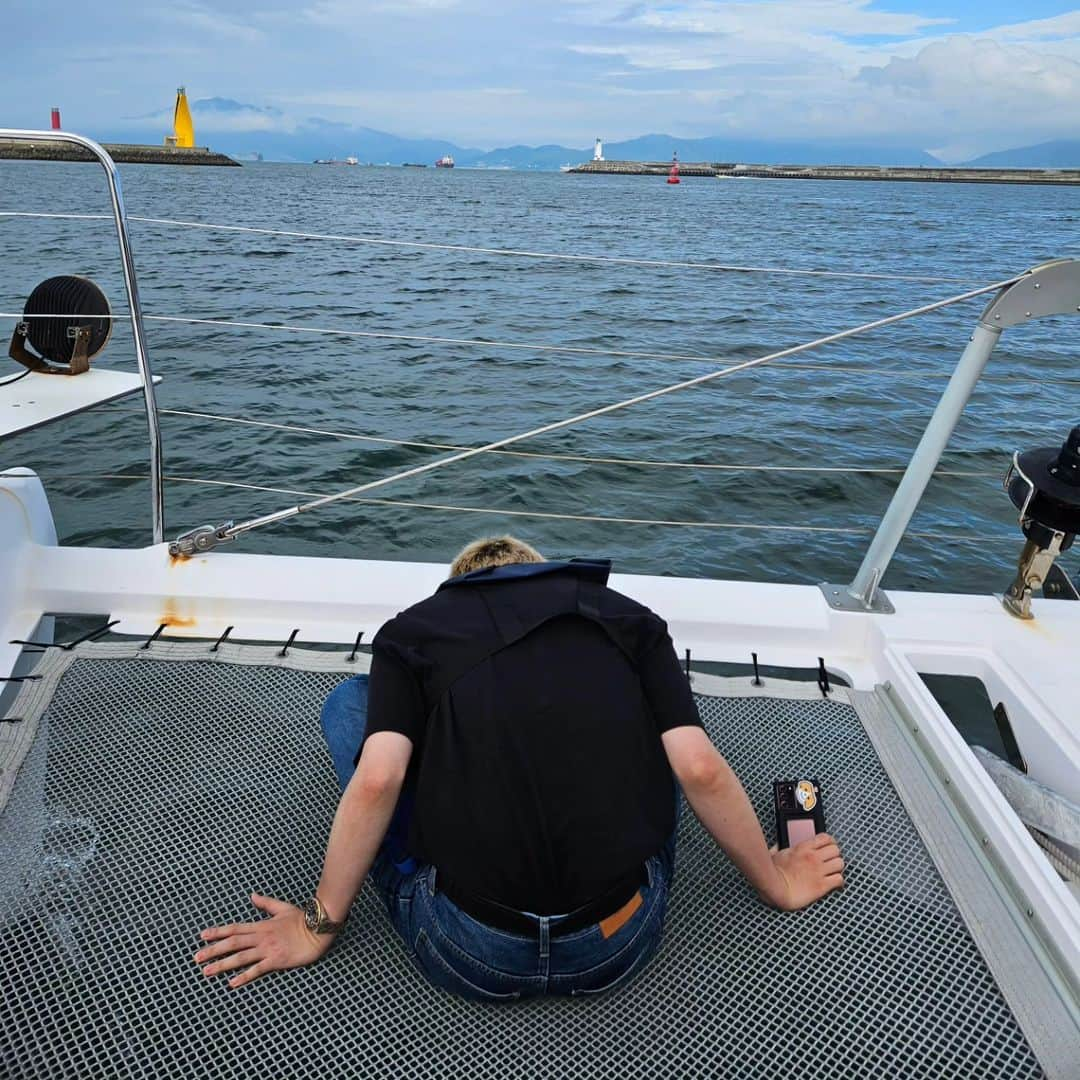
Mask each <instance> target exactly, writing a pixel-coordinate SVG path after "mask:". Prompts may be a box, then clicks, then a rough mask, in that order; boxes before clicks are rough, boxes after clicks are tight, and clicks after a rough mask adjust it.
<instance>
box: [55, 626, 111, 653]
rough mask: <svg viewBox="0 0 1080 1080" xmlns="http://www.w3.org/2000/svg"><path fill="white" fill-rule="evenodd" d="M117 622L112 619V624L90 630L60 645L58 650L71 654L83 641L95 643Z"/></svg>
mask: <svg viewBox="0 0 1080 1080" xmlns="http://www.w3.org/2000/svg"><path fill="white" fill-rule="evenodd" d="M119 621H120V620H119V619H113V620H112V622H107V623H104V624H103V625H101V626H99V627H97V629H95V630H90V631H89V632H88V633H85V634H83V636H82V637H77V638H76V639H75V640H74V641H68V642H66V643H65V644H63V645H61V646H60V648H61V649H63V650H65V651H66V652H71V650H72V649H74V648H75V646H76V645H82V644H83V642H84V641H95V640H96V639H97V638H99V637H101V636H102V634H107V633H108V632H109V631H110V630H111V629H112V628H113V627H114V626H115V625H116V624H117V623H118V622H119Z"/></svg>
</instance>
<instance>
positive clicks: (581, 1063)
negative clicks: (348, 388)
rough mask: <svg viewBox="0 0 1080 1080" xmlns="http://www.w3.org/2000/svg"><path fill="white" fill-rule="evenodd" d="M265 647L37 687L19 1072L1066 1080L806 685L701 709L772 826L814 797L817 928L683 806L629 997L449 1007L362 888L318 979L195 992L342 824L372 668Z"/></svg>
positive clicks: (85, 667) (29, 759)
mask: <svg viewBox="0 0 1080 1080" xmlns="http://www.w3.org/2000/svg"><path fill="white" fill-rule="evenodd" d="M278 651H279V647H278V646H275V647H270V648H252V647H243V646H232V645H229V644H225V645H223V646H222V647H221V648H220V650H219V651H218V652H217V653H211V652H210V644H209V643H204V644H185V645H178V644H173V643H169V642H166V641H163V640H161V639H159V640H158V641H156V642H155V643H154V644H153V645H152V646H151V647H150V648H149V649H145V650H144V649H141V648H139V643H126V644H119V643H118V644H104V645H89V646H80V647H79V648H78V649H76V650H75V651H73V652H65V651H63V650H61V649H52V650H50V651H49V652H48V654H47V656H46V659H45V660H44V661H43V664H42V668H41V671H42V673H43V674H44V678H43V679H41V680H40V681H37V682H32V683H26V684H24V688H23V690H22V692H21V694H20V696H19V700H18V701H17V702H16V704H15V707H14V710H13V714H14V713H19V714H20V715H21V716H22V719H21V720H20V721H19V723H18V724H13V725H7V735H6V738H7V744H8V753H9V754H10V753H11V751H12V748H13V745H14V742H13V740H14V741H18V742H21V743H22V749H24V750H26V751H27V753H26V756H25V759H24V760H23V762H22V766H21V769H20V771H19V775H18V781H17V783H16V785H15V788H14V792H13V794H12V797H11V799H10V801H9V802H8V804H7V807H6V809H5V810H4V811H3V813H2V816H0V838H2V841H3V844H4V847H5V850H6V851H8V852H9V855H8V856H7V858H6V859H5V861H4V865H3V867H2V868H0V963H2V968H3V970H4V972H5V988H4V993H3V995H2V996H0V1033H2V1038H0V1047H2V1050H0V1065H2V1070H3V1072H4V1074H5V1075H7V1076H11V1077H13V1078H14V1077H20V1078H28V1077H41V1076H48V1077H54V1076H55V1077H61V1076H64V1077H66V1076H70V1077H84V1076H102V1075H122V1076H130V1077H143V1076H162V1075H170V1076H181V1075H182V1076H204V1077H217V1078H225V1077H246V1076H268V1075H289V1076H297V1077H300V1076H310V1077H320V1078H321V1077H331V1076H342V1077H345V1076H348V1077H361V1076H386V1075H395V1076H412V1077H429V1076H431V1077H434V1076H471V1077H473V1076H475V1077H486V1076H490V1077H504V1076H522V1077H538V1076H551V1077H555V1076H566V1075H588V1076H623V1075H641V1076H669V1077H683V1076H691V1075H712V1076H730V1077H738V1078H740V1080H741V1078H747V1077H755V1076H756V1077H772V1076H777V1075H801V1074H808V1075H813V1076H818V1077H822V1078H828V1077H852V1076H879V1075H893V1076H905V1077H926V1078H929V1077H939V1076H964V1077H975V1076H985V1077H1000V1076H1009V1077H1030V1076H1040V1075H1043V1074H1044V1072H1045V1073H1046V1074H1048V1075H1051V1076H1053V1075H1058V1076H1064V1075H1066V1073H1065V1072H1064V1071H1063V1070H1062V1068H1061V1053H1062V1051H1061V1048H1060V1041H1061V1039H1060V1032H1059V1033H1058V1035H1057V1036H1055V1035H1054V1033H1053V1032H1051V1033H1049V1035H1048V1034H1047V1033H1046V1032H1040V1023H1044V1024H1045V1023H1048V1021H1040V1020H1039V1019H1038V1018H1036V1019H1035V1020H1034V1021H1033V1020H1032V1017H1031V1015H1030V1014H1029V1015H1027V1017H1026V1020H1025V1023H1026V1024H1027V1025H1028V1026H1029V1027H1032V1026H1033V1028H1034V1030H1035V1034H1036V1036H1037V1037H1038V1040H1039V1041H1041V1044H1042V1046H1043V1051H1044V1052H1045V1053H1046V1054H1047V1059H1046V1060H1044V1061H1043V1062H1042V1064H1040V1062H1039V1061H1038V1060H1037V1059H1036V1056H1035V1053H1034V1052H1033V1050H1032V1046H1031V1044H1030V1043H1029V1040H1028V1038H1027V1037H1025V1031H1024V1030H1022V1028H1021V1026H1019V1025H1018V1022H1017V1018H1016V1016H1015V1015H1014V1014H1013V1012H1012V1011H1011V1010H1010V1007H1009V1005H1008V1004H1006V1000H1005V998H1004V997H1003V996H1002V993H1001V991H1000V990H999V988H998V986H997V985H996V983H995V979H994V977H993V976H992V975H991V973H990V970H989V969H988V967H987V965H986V963H984V961H983V959H982V957H981V955H980V947H979V946H977V945H976V942H975V940H973V938H972V936H971V934H970V933H969V932H968V930H967V928H966V927H965V922H964V919H963V918H962V917H961V914H960V912H959V911H958V909H957V907H956V905H955V904H954V902H953V900H952V898H951V897H950V888H951V887H953V886H951V885H950V888H947V887H946V884H945V882H944V881H943V880H942V878H941V876H940V875H939V873H938V871H937V870H936V869H935V864H934V861H933V860H932V859H931V857H930V855H929V854H928V851H927V849H926V848H925V847H924V845H923V842H922V841H921V840H920V836H919V833H918V831H917V830H916V828H915V827H914V825H913V824H912V821H911V820H910V819H909V818H908V816H907V814H906V813H905V812H904V809H903V807H902V806H901V804H900V802H899V801H898V799H897V791H896V789H894V787H893V783H892V782H891V780H890V777H889V776H888V775H887V773H886V771H885V770H884V769H883V767H882V765H881V763H880V761H879V759H878V756H877V752H876V751H875V745H874V743H873V742H872V741H871V740H870V739H869V738H868V736H867V733H866V731H864V728H863V724H862V723H861V722H860V716H859V714H858V713H857V712H856V709H855V708H853V707H852V704H851V703H849V696H848V694H847V693H846V692H845V691H842V690H839V691H836V692H835V693H834V695H833V696H832V697H830V698H829V699H825V698H823V697H821V695H820V693H819V691H818V690H817V688H816V687H814V686H810V687H809V688H806V687H796V686H791V685H787V684H779V683H774V684H773V685H772V686H771V687H767V688H766V689H765V690H764V691H755V690H750V689H748V688H747V682H748V681H747V680H739V681H738V682H737V683H736V682H735V681H732V682H726V681H724V682H721V681H719V680H716V681H710V680H705V679H701V680H699V681H700V683H701V684H703V685H708V686H709V687H710V690H713V689H717V690H723V691H724V693H723V694H721V695H720V696H699V698H698V701H699V707H700V709H701V713H702V717H703V719H704V720H705V722H706V725H707V727H708V729H709V732H710V734H711V736H712V738H713V739H714V740H715V741H716V743H717V744H718V745H719V746H720V747H721V748H722V749H723V751H724V753H725V754H727V755H728V757H729V759H730V760H731V762H732V764H733V765H734V767H735V768H736V770H737V771H738V773H739V774H740V776H741V777H742V778H743V780H744V782H745V783H746V786H747V788H748V790H749V792H750V793H751V796H752V798H753V800H754V802H755V805H756V808H757V810H758V812H759V814H760V815H761V816H762V818H763V820H768V811H769V803H770V792H771V787H770V785H771V781H772V779H774V778H775V777H777V776H781V775H794V774H795V773H797V772H802V771H806V770H809V771H810V772H812V773H813V775H814V776H815V777H817V778H819V779H820V781H821V783H822V787H823V791H824V793H825V798H826V805H827V813H828V817H829V826H830V828H831V829H833V830H834V831H835V832H836V833H837V835H839V836H841V837H843V838H844V845H845V854H846V856H847V859H848V864H849V869H848V874H847V876H848V885H847V887H846V888H845V889H844V891H843V892H842V893H839V894H836V895H834V896H833V897H830V898H829V899H828V900H826V901H824V902H822V903H820V904H818V905H815V906H814V907H813V908H811V909H809V910H807V911H805V912H801V913H796V914H782V913H779V912H775V911H772V910H770V909H768V908H766V907H764V906H763V905H762V904H761V903H760V902H759V901H758V900H757V898H756V897H755V896H754V895H753V893H752V891H751V890H750V889H749V888H748V886H747V885H746V884H745V882H744V881H743V880H742V879H741V878H740V876H739V875H738V873H737V872H736V871H735V870H734V868H733V867H732V866H731V865H730V864H729V863H728V862H727V861H726V860H725V859H724V857H723V856H722V855H721V854H720V853H719V852H718V850H717V849H716V847H715V845H714V844H713V843H712V841H711V840H710V839H709V838H708V836H707V835H706V834H705V833H704V832H703V830H702V829H701V828H700V826H699V825H698V824H697V822H696V821H695V820H694V819H693V817H692V815H690V814H689V813H688V812H687V811H685V810H684V813H683V816H682V824H681V829H680V837H679V843H680V849H679V854H678V860H677V875H676V885H675V888H674V892H673V895H672V899H671V906H670V914H669V921H668V927H667V933H666V937H665V943H664V945H663V948H662V950H661V952H660V954H659V956H658V958H657V959H656V961H655V962H654V963H653V964H652V966H650V967H649V968H648V969H647V970H646V971H645V972H644V974H642V975H641V976H640V977H639V978H638V979H636V980H635V981H634V982H633V983H632V984H631V985H630V986H629V987H627V988H625V989H624V990H622V991H621V992H618V993H616V994H613V995H610V996H606V997H605V996H601V997H598V998H592V999H585V1000H546V1001H545V1000H541V1001H534V1002H531V1003H526V1004H523V1005H516V1006H509V1007H497V1006H484V1005H477V1004H470V1003H466V1002H463V1001H460V1000H457V999H454V998H452V997H449V996H447V995H445V994H443V993H442V992H440V991H436V990H434V989H432V988H430V987H429V986H428V985H427V984H426V983H424V981H423V979H422V977H421V976H420V975H419V973H418V972H417V971H415V970H414V968H413V967H412V965H411V963H410V961H409V958H408V955H407V953H406V951H405V949H404V948H403V947H402V945H401V944H400V943H399V942H398V940H397V939H396V938H395V937H394V935H393V933H392V931H391V929H390V926H389V924H388V922H387V920H386V919H385V917H384V915H383V913H382V911H381V909H380V904H379V901H378V899H377V897H376V896H375V894H374V893H373V892H372V891H371V890H370V889H366V890H365V891H364V893H363V894H362V896H361V898H360V900H359V901H358V905H357V908H356V910H355V912H354V917H353V919H352V921H351V923H350V926H349V928H348V931H347V932H346V934H345V935H344V937H343V939H342V940H341V941H340V942H339V943H338V944H337V945H336V946H335V948H334V949H333V950H332V952H331V953H330V955H329V956H328V957H327V959H326V960H324V961H323V962H321V963H319V964H317V965H315V966H314V967H312V968H309V969H305V970H302V971H297V972H292V973H286V974H277V975H274V976H272V977H270V978H267V979H264V980H262V981H261V982H259V983H257V984H255V985H254V986H252V987H251V988H249V989H247V990H245V991H230V990H229V989H228V988H227V987H226V986H225V984H224V982H223V981H221V980H215V981H207V980H205V979H204V978H203V977H202V976H201V975H200V974H199V972H198V969H197V968H196V966H195V965H194V963H193V962H192V960H191V954H192V952H193V951H194V949H195V947H196V934H197V931H198V929H199V928H200V927H202V926H203V925H206V924H207V923H212V922H220V921H222V920H231V919H235V918H240V917H246V916H247V915H248V914H249V912H248V909H247V903H246V897H247V895H248V893H249V892H250V891H251V890H253V889H255V890H259V891H263V892H267V893H270V894H272V895H277V896H281V897H286V898H290V899H299V898H302V897H303V896H304V895H306V894H307V893H309V892H310V890H311V886H312V882H313V881H315V880H316V878H317V875H318V871H319V864H320V860H321V855H322V850H323V845H324V843H325V839H326V834H327V830H328V828H329V823H330V819H331V816H332V814H333V810H334V806H335V803H336V785H335V782H334V778H333V774H332V770H331V767H330V763H329V760H328V758H327V756H326V753H325V750H324V749H323V746H322V743H321V738H320V735H319V731H318V722H317V717H318V710H319V706H320V703H321V701H322V699H323V698H324V697H325V695H326V693H327V692H328V691H329V690H330V689H331V688H332V687H333V686H334V685H335V684H336V683H337V682H338V681H339V680H340V679H342V678H344V677H346V676H347V674H348V673H349V672H350V671H355V670H356V668H357V666H359V667H361V668H363V667H364V666H366V664H365V658H364V657H363V656H361V657H360V658H359V659H358V661H357V662H356V663H354V664H351V665H350V664H349V663H348V662H347V661H346V660H345V659H344V657H345V654H344V653H312V652H304V651H301V650H291V651H290V653H289V656H288V658H287V659H285V660H282V659H280V658H279V657H278V656H277V653H278ZM34 724H36V725H37V727H36V731H33V730H32V728H31V725H34ZM22 725H26V726H25V727H23V726H22ZM1036 997H1037V998H1041V997H1042V995H1041V993H1040V994H1037V995H1036ZM1047 1038H1049V1042H1047ZM1055 1038H1057V1040H1058V1045H1057V1048H1056V1049H1055V1042H1054V1040H1055ZM1047 1047H1048V1048H1049V1049H1047Z"/></svg>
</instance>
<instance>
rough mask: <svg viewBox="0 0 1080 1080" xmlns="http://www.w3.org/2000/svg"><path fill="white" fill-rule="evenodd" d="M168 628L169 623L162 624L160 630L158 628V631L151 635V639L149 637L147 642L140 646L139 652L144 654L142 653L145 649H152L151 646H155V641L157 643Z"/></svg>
mask: <svg viewBox="0 0 1080 1080" xmlns="http://www.w3.org/2000/svg"><path fill="white" fill-rule="evenodd" d="M166 626H168V623H162V624H161V625H160V626H159V627H158V628H157V629H156V630H155V631H154V632H153V633H152V634H151V635H150V636H149V637H148V638H147V639H146V640H145V641H144V642H143V643H142V644H141V645H140V646H139V651H140V652H142V651H143V650H144V649H149V648H150V646H151V645H153V644H154V642H155V641H157V639H158V638H159V637H161V631H162V630H164V629H165V627H166Z"/></svg>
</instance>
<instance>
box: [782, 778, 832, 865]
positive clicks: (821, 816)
mask: <svg viewBox="0 0 1080 1080" xmlns="http://www.w3.org/2000/svg"><path fill="white" fill-rule="evenodd" d="M773 807H774V809H775V811H776V843H777V846H778V847H781V848H786V847H792V846H793V845H794V844H798V843H800V842H801V841H802V840H809V839H810V838H811V836H814V835H816V834H817V833H823V832H824V831H825V804H824V800H823V799H822V797H821V786H820V785H819V784H818V782H817V781H816V780H775V781H773ZM811 826H813V831H811Z"/></svg>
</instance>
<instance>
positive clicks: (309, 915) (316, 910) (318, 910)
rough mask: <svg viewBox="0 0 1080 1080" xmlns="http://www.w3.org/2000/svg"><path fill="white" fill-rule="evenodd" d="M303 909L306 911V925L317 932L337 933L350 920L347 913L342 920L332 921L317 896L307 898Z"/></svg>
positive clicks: (313, 931)
mask: <svg viewBox="0 0 1080 1080" xmlns="http://www.w3.org/2000/svg"><path fill="white" fill-rule="evenodd" d="M301 910H302V911H303V913H304V925H305V926H306V927H307V928H308V929H309V930H310V931H311V932H312V933H315V934H336V933H337V932H338V931H339V930H341V928H342V927H343V926H344V925H345V923H347V922H348V921H349V916H348V915H347V914H346V916H345V918H344V919H342V920H341V922H334V921H332V920H331V918H330V917H329V916H328V915H327V914H326V908H324V907H323V906H322V901H321V900H320V899H319V898H318V897H317V896H313V897H312V898H311V899H310V900H305V901H304V903H303V906H302V907H301Z"/></svg>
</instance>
